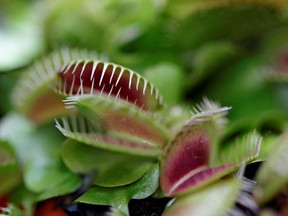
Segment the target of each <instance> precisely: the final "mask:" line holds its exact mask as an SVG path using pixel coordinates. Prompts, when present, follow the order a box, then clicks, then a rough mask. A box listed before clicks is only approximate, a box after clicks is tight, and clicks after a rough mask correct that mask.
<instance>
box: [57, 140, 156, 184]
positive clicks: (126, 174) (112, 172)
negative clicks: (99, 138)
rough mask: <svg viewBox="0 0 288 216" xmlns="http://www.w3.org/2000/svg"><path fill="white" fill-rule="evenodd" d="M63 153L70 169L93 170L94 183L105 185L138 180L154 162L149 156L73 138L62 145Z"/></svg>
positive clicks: (79, 171)
mask: <svg viewBox="0 0 288 216" xmlns="http://www.w3.org/2000/svg"><path fill="white" fill-rule="evenodd" d="M62 157H63V160H64V162H65V164H66V165H67V167H68V168H69V169H70V170H72V171H73V172H75V173H82V174H92V176H95V179H94V181H93V183H94V184H96V185H99V186H102V187H116V186H121V185H127V184H130V183H132V182H135V181H137V180H138V179H139V178H141V177H142V176H143V175H144V174H145V173H146V172H147V171H148V170H149V169H150V167H151V165H152V160H151V159H149V158H144V157H139V156H133V155H128V154H123V153H114V152H110V151H105V150H101V149H98V148H95V147H91V146H88V145H85V144H83V143H79V142H77V141H74V140H70V139H68V140H66V142H65V143H64V146H63V147H62Z"/></svg>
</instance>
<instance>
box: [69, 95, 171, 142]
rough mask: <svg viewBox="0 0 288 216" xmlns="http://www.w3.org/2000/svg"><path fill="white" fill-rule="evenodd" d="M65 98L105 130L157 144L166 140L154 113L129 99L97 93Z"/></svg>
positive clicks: (166, 134)
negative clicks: (114, 97)
mask: <svg viewBox="0 0 288 216" xmlns="http://www.w3.org/2000/svg"><path fill="white" fill-rule="evenodd" d="M65 102H66V104H67V105H69V106H75V107H76V108H77V110H78V112H79V113H80V114H81V115H83V116H84V117H85V118H87V119H88V120H90V121H91V123H94V124H95V123H96V124H99V123H101V124H102V125H103V127H104V128H105V130H106V131H107V133H111V134H112V133H113V134H114V135H115V136H119V137H126V138H127V139H129V137H131V139H133V140H135V139H139V140H142V141H145V142H147V143H151V144H152V145H158V146H163V145H164V144H166V142H167V141H168V137H169V135H168V131H167V130H166V129H165V128H164V127H163V125H162V124H161V123H160V122H159V121H157V116H156V115H154V116H152V115H151V114H150V113H148V112H143V111H142V110H141V109H139V108H137V107H135V106H133V105H131V104H130V103H126V102H123V101H120V100H115V99H113V98H107V97H103V96H100V95H82V96H74V97H70V98H68V99H67V100H66V101H65Z"/></svg>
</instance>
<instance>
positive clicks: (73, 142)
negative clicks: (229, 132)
mask: <svg viewBox="0 0 288 216" xmlns="http://www.w3.org/2000/svg"><path fill="white" fill-rule="evenodd" d="M67 52H68V51H67ZM68 53H70V52H68ZM63 56H66V55H63V54H61V55H58V56H54V58H52V59H51V58H48V60H49V63H48V62H47V61H48V60H47V61H46V63H45V64H42V63H41V64H40V66H39V67H38V69H36V70H34V71H32V72H28V73H27V74H26V76H28V77H33V78H25V75H23V77H22V78H21V79H20V81H19V83H24V84H21V85H22V87H21V85H20V87H17V88H16V90H15V92H16V93H15V94H14V95H15V98H17V99H18V100H19V101H18V102H17V103H18V108H21V107H24V104H25V109H24V108H23V109H24V113H25V114H27V115H28V117H30V118H31V115H30V114H33V113H35V112H37V113H36V115H38V114H39V118H38V117H37V118H36V119H35V118H34V117H32V120H35V121H36V122H37V123H43V122H42V120H43V121H44V120H48V119H51V118H56V128H57V129H58V130H59V131H60V132H61V133H62V135H64V137H65V138H66V140H65V141H64V142H63V143H62V145H61V144H60V145H59V142H55V143H54V144H53V145H55V146H54V147H55V149H56V148H57V145H59V151H61V154H60V156H59V155H58V153H59V152H58V153H57V157H55V159H56V160H57V161H58V162H59V164H60V165H61V164H62V163H63V162H64V164H65V167H63V168H61V169H64V170H65V172H67V173H66V174H67V175H66V174H65V175H66V176H64V175H58V174H57V177H59V179H58V180H59V182H57V184H54V185H53V187H52V188H51V190H45V187H46V186H47V184H48V183H47V181H46V180H45V179H41V178H40V179H38V180H37V181H38V182H39V184H35V185H32V184H31V182H33V181H32V179H28V180H29V181H28V180H27V179H25V184H26V186H28V188H29V189H31V190H32V191H33V192H35V193H37V198H36V199H35V202H37V201H39V200H46V199H48V198H51V197H55V196H61V195H65V194H67V193H71V192H72V190H75V187H79V178H77V175H82V176H83V175H84V176H87V177H88V178H89V179H90V182H89V184H88V185H87V188H88V190H87V191H84V193H83V191H82V192H81V193H83V195H81V194H80V195H81V196H80V198H78V199H77V200H76V201H75V202H76V203H90V204H95V205H111V206H112V207H113V208H114V209H116V210H120V213H119V212H118V213H119V214H125V215H129V209H128V203H129V201H130V200H131V199H143V198H146V197H149V196H153V194H154V193H155V191H156V189H157V188H158V190H162V191H163V192H164V195H165V196H166V197H174V198H176V201H175V204H172V206H171V209H174V208H176V207H177V206H178V204H177V203H180V205H182V204H181V203H182V201H181V200H186V198H185V197H186V196H187V197H188V201H189V202H190V200H194V198H192V197H193V196H194V194H193V191H196V190H198V191H199V193H200V194H201V191H200V190H199V189H203V188H207V191H210V190H211V191H213V190H214V189H213V187H214V186H213V185H214V183H215V188H226V189H227V190H228V191H227V196H228V194H230V192H231V193H232V192H233V194H234V195H235V194H237V193H236V191H238V190H239V188H238V186H237V184H238V183H237V180H233V178H230V177H229V178H230V179H231V180H225V181H223V180H222V178H223V177H225V176H228V175H229V176H230V174H231V173H232V172H233V171H236V170H237V169H238V168H239V167H240V166H241V165H242V164H244V163H249V162H250V161H252V160H254V159H255V158H256V157H257V155H258V152H259V148H260V144H261V138H260V137H259V136H258V135H257V134H256V133H254V134H248V135H247V136H246V137H244V138H243V141H241V142H238V143H236V144H235V145H234V144H233V145H231V147H229V148H227V149H222V148H220V144H221V139H220V138H221V137H222V134H223V131H224V130H225V127H224V126H225V124H226V122H227V120H226V118H225V116H226V114H227V112H228V111H229V110H230V107H221V106H220V104H218V103H215V102H212V101H209V100H208V99H207V98H204V99H203V101H202V102H201V103H199V104H197V105H196V106H195V107H194V108H193V109H192V111H191V113H190V114H189V115H187V112H183V113H182V112H181V113H180V114H179V115H178V114H176V115H175V116H176V117H175V116H172V117H171V119H172V120H171V119H170V120H169V121H168V120H165V119H169V117H170V116H167V113H169V112H167V111H166V110H165V109H166V108H167V107H166V106H165V105H164V102H163V101H162V97H161V95H160V93H159V91H158V90H157V89H156V88H155V87H154V86H153V84H151V83H150V82H149V81H148V80H146V79H145V78H144V77H142V76H141V75H139V74H138V73H136V72H134V71H132V70H130V69H128V68H125V67H123V66H120V65H116V64H113V63H107V62H105V61H102V60H100V61H99V60H92V59H90V58H85V59H82V58H80V57H81V56H83V55H81V56H80V55H79V58H80V59H82V60H77V59H74V56H72V55H70V56H69V57H67V58H68V60H67V61H66V60H63V58H64V57H63ZM57 58H60V59H57ZM39 68H40V69H39ZM41 71H42V72H44V75H40V74H41ZM35 77H37V79H36V78H35ZM40 78H41V79H40ZM21 80H22V81H21ZM27 80H29V81H27ZM30 82H32V83H34V85H30V87H28V86H27V85H29V83H30ZM23 86H26V87H25V88H27V89H29V91H28V92H27V93H21V94H20V91H21V89H22V90H23V89H24V87H23ZM41 89H44V90H43V91H40V90H41ZM43 92H49V94H50V93H51V94H53V95H54V96H55V101H57V103H59V104H61V108H60V109H58V108H56V112H54V111H53V112H52V111H51V110H52V109H54V108H53V105H52V108H51V107H50V106H45V107H44V108H45V110H46V111H47V112H46V111H43V110H42V109H38V108H37V107H38V105H37V103H38V102H39V101H38V99H39V98H42V99H43V100H48V99H49V98H46V97H45V93H43ZM54 96H53V97H54ZM42 99H41V100H42ZM47 102H48V103H50V102H49V100H48V101H47ZM26 103H27V105H26ZM36 108H37V109H36ZM50 109H51V110H50ZM47 113H49V115H46V114H47ZM59 114H60V116H61V118H59ZM178 118H179V120H177V119H178ZM175 119H176V120H175ZM185 119H186V121H185ZM174 122H175V125H174ZM10 126H11V125H10ZM5 127H8V126H4V128H5ZM33 127H35V128H34V129H31V130H32V132H33V133H32V132H29V131H28V132H27V134H24V135H23V136H24V137H25V139H27V140H28V141H29V140H30V139H28V138H27V136H28V137H29V134H30V133H31V134H33V138H34V137H35V138H36V140H38V139H40V138H41V136H43V137H47V136H49V135H48V134H46V135H45V136H44V135H43V133H44V132H45V130H44V129H43V128H42V129H41V130H40V129H37V127H38V126H37V125H35V126H33ZM38 130H39V131H38ZM37 131H38V132H39V134H38V135H37V134H35V133H37ZM25 133H26V132H25ZM4 134H5V133H4ZM20 134H21V133H20ZM41 134H42V135H41ZM51 134H54V132H53V133H52V131H51ZM40 135H41V136H40ZM7 136H8V135H7ZM8 137H9V138H11V134H10V135H9V136H8ZM61 139H62V140H63V137H62V138H61ZM11 140H13V138H11ZM23 140H24V139H23ZM27 140H26V141H27ZM47 140H48V139H47ZM14 141H15V140H14ZM24 141H25V140H24ZM26 141H25V142H26ZM28 141H27V143H28ZM21 142H22V141H21ZM17 143H18V144H19V145H21V144H20V141H19V140H18V141H17ZM32 143H34V142H32ZM41 143H42V145H43V146H37V148H35V149H37V150H39V151H40V150H41V149H42V148H43V150H44V151H45V148H46V147H45V146H47V144H48V143H46V142H41ZM18 144H17V145H18ZM235 146H236V148H237V150H238V151H237V152H235V151H233V149H234V148H235ZM54 147H53V148H54ZM44 156H45V157H46V156H47V158H48V159H47V161H48V162H49V163H48V164H50V162H51V161H52V160H53V157H52V155H49V154H48V155H44ZM58 156H59V157H58ZM25 157H26V159H25V160H28V159H27V156H25ZM24 162H25V161H24ZM59 164H58V165H59ZM58 165H57V166H58ZM60 165H59V166H60ZM62 165H63V164H62ZM62 165H61V166H62ZM57 166H56V167H55V169H58V168H59V167H58V168H57ZM52 167H53V166H52ZM159 167H160V168H159ZM67 168H68V169H67ZM66 169H67V170H66ZM36 171H37V166H36V167H33V166H31V167H30V169H27V170H26V169H24V176H28V177H29V176H30V177H31V176H33V175H27V173H25V172H28V174H29V173H30V174H31V173H32V174H33V173H35V172H36ZM46 171H47V172H44V173H43V176H47V175H49V173H52V174H53V171H52V170H46ZM37 172H38V171H37ZM159 173H160V174H159ZM67 176H68V177H69V176H71V179H72V177H73V179H74V181H72V180H73V179H72V180H71V179H70V180H69V181H68V183H67V184H64V181H63V179H64V180H65V179H66V177H67ZM61 184H62V186H63V187H61V190H60V189H59V190H57V187H60V185H61ZM210 185H211V188H210ZM217 185H218V186H217ZM63 188H64V189H63ZM226 189H225V190H226ZM230 189H231V190H230ZM215 190H218V189H215ZM219 190H220V189H219ZM221 190H222V189H221ZM223 190H224V189H223ZM234 192H235V193H234ZM203 194H205V196H206V195H207V193H206V192H203ZM110 195H111V196H110ZM154 195H155V194H154ZM190 196H191V199H190ZM195 196H196V197H197V196H198V195H197V194H195ZM201 196H202V195H201ZM203 196H204V195H203ZM183 202H184V201H183ZM231 202H233V200H231ZM184 203H186V201H185V202H184ZM222 204H223V203H221V204H219V205H220V206H219V208H220V209H222V207H223V206H222ZM223 205H224V204H223ZM225 206H226V207H225V208H224V207H223V209H225V211H226V209H227V208H229V207H230V205H225ZM216 207H217V206H215V208H216ZM217 208H218V207H217ZM169 211H174V210H169V209H168V210H167V214H168V213H169ZM187 211H188V210H187ZM189 211H190V210H189ZM219 212H221V213H222V210H221V211H220V210H219ZM223 212H224V211H223ZM168 215H169V214H168Z"/></svg>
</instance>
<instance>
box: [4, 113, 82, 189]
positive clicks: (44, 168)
mask: <svg viewBox="0 0 288 216" xmlns="http://www.w3.org/2000/svg"><path fill="white" fill-rule="evenodd" d="M0 137H2V138H5V139H7V140H8V141H10V142H11V145H12V146H13V147H14V149H15V152H16V154H17V158H19V161H20V163H21V164H22V169H23V178H24V183H25V185H26V186H27V188H28V189H29V190H31V191H33V192H37V193H45V192H47V191H50V190H51V191H52V190H54V189H57V188H58V187H60V186H61V184H62V183H63V182H65V181H66V180H67V179H68V178H76V179H77V180H75V181H78V184H74V186H73V187H72V188H70V191H73V190H75V189H76V188H77V187H78V186H79V184H80V179H79V177H78V176H75V174H73V173H72V172H70V171H69V170H68V169H67V168H66V167H65V165H64V163H63V162H62V160H61V158H60V148H61V145H62V142H63V137H61V134H59V132H58V131H57V130H56V129H55V128H54V127H50V126H46V127H35V126H34V125H33V124H31V123H30V122H29V121H28V120H27V119H25V118H23V117H22V116H19V115H17V114H10V115H8V116H6V117H5V118H4V119H3V121H2V122H1V124H0Z"/></svg>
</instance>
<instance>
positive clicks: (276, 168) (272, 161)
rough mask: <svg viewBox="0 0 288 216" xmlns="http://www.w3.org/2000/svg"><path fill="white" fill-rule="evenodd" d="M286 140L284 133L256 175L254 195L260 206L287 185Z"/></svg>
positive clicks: (287, 133) (286, 133) (287, 136)
mask: <svg viewBox="0 0 288 216" xmlns="http://www.w3.org/2000/svg"><path fill="white" fill-rule="evenodd" d="M287 139H288V132H287V131H285V132H284V133H283V135H281V136H280V138H279V139H278V143H277V145H274V146H275V147H274V149H273V151H271V152H270V154H269V155H268V157H267V161H266V162H265V163H263V165H262V166H261V167H260V169H259V171H258V173H257V176H256V181H257V187H256V190H255V191H254V195H255V196H256V199H257V200H258V202H259V203H261V204H264V203H266V202H268V201H270V200H271V199H272V198H274V197H275V196H276V195H277V194H278V193H279V192H280V191H281V190H282V189H283V188H284V187H285V186H286V185H287V182H288V169H287V166H286V164H287V163H288V158H287V151H288V150H287V148H288V145H287Z"/></svg>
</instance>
